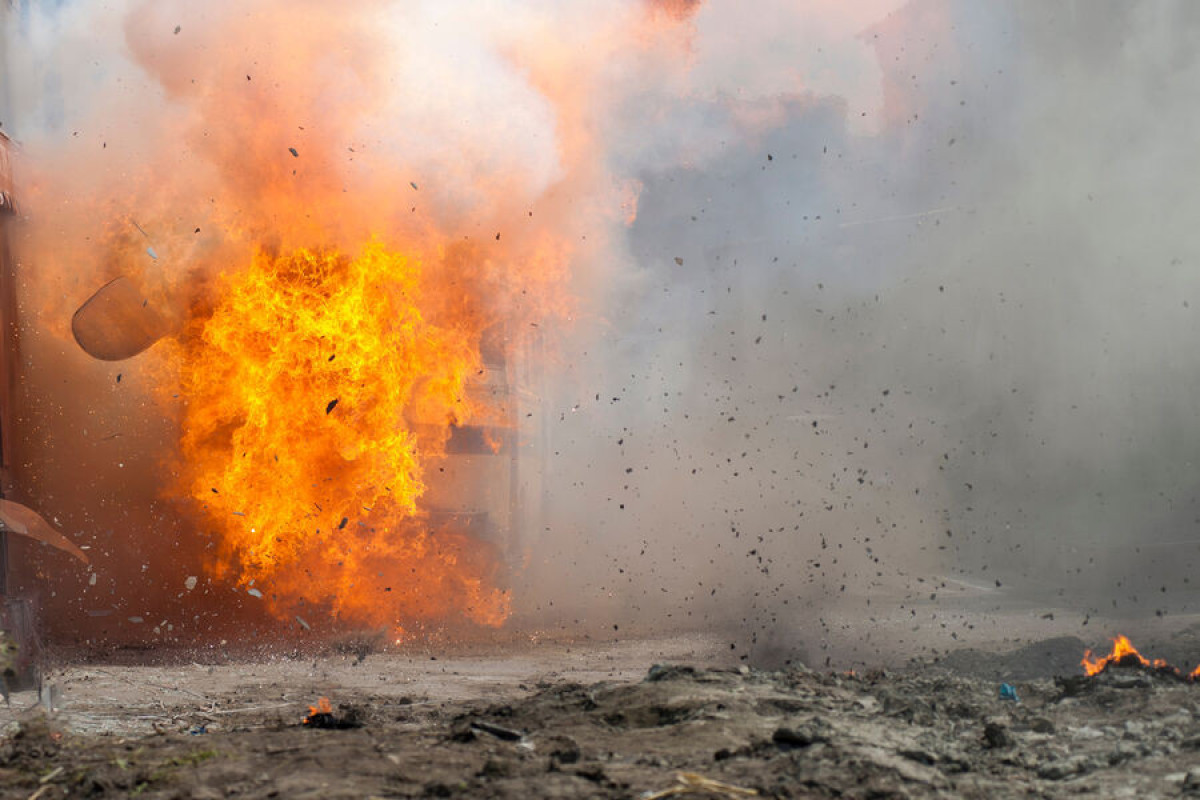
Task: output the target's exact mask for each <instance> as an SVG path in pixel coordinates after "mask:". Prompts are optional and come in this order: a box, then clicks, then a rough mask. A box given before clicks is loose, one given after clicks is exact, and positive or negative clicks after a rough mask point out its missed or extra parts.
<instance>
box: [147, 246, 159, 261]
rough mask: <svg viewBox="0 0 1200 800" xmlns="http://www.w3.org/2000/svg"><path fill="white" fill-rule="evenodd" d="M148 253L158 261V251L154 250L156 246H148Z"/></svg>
mask: <svg viewBox="0 0 1200 800" xmlns="http://www.w3.org/2000/svg"><path fill="white" fill-rule="evenodd" d="M146 253H148V254H149V256H150V257H151V258H153V259H154V260H155V261H158V253H156V252H154V248H153V247H147V248H146Z"/></svg>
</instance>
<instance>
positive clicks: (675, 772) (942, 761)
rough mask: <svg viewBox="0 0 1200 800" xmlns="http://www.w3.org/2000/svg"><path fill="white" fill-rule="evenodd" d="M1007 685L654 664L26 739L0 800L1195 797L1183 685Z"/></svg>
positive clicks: (1194, 760)
mask: <svg viewBox="0 0 1200 800" xmlns="http://www.w3.org/2000/svg"><path fill="white" fill-rule="evenodd" d="M1011 685H1012V689H1013V692H1011V693H1010V694H1009V697H1008V698H1006V697H1005V696H1003V695H1002V693H1001V692H1000V688H999V684H997V682H995V681H994V680H990V679H985V678H979V677H975V676H971V675H949V674H938V673H936V672H934V671H932V670H928V669H922V670H919V671H915V672H905V673H884V672H874V673H871V674H868V675H855V674H845V673H824V674H818V673H815V672H812V671H809V670H807V669H804V668H801V667H795V668H791V669H787V670H782V671H773V672H756V671H752V670H750V669H747V668H745V667H743V668H740V669H739V668H701V667H693V666H684V665H663V666H655V667H653V668H651V669H650V671H649V672H648V674H646V676H645V677H644V678H643V679H642V680H635V681H602V682H596V683H580V682H555V681H544V682H541V683H540V684H538V685H536V686H534V687H525V688H524V691H523V693H522V694H520V695H519V696H515V697H509V698H505V700H504V701H503V702H496V701H489V700H488V698H487V697H486V696H481V697H475V698H467V699H459V700H454V701H441V702H439V701H437V700H430V699H429V698H428V697H418V698H413V697H408V696H404V697H396V696H388V695H380V694H378V693H370V692H366V691H356V692H354V691H347V692H344V693H343V696H341V697H339V698H338V700H339V706H338V708H339V710H342V709H350V708H353V709H354V711H355V714H356V722H357V723H358V724H360V725H361V727H358V728H354V729H344V730H314V729H312V727H311V726H305V725H303V724H301V722H300V720H301V719H302V717H303V708H301V707H296V708H290V707H289V708H282V709H279V708H272V709H270V710H266V711H262V712H251V713H247V714H240V715H237V716H236V721H234V718H233V717H230V718H228V719H229V724H227V725H225V726H223V727H219V728H217V729H208V728H206V727H205V726H204V725H203V724H202V720H203V719H205V718H206V717H204V715H203V714H202V713H199V712H191V713H190V714H189V713H188V712H183V711H176V712H172V713H171V715H170V716H171V718H172V720H173V724H174V727H173V728H170V729H169V730H168V729H166V728H164V729H163V731H164V732H161V733H159V734H156V735H149V736H137V737H128V738H119V737H117V736H104V735H81V734H78V733H75V734H66V735H61V736H59V737H58V738H54V736H53V732H52V731H51V730H50V729H49V728H48V727H44V728H37V727H36V725H37V724H39V723H37V722H30V723H29V725H30V727H22V729H21V732H20V733H19V734H18V735H17V736H14V737H10V738H9V739H7V740H6V741H5V742H4V748H5V749H4V750H2V751H0V792H2V793H3V794H4V795H5V796H19V797H28V796H30V795H31V794H33V793H34V792H38V791H41V792H42V793H41V794H39V795H38V797H39V798H40V799H41V800H50V799H51V798H63V797H84V796H90V797H104V796H126V795H131V794H136V795H138V796H140V797H153V798H196V799H197V800H198V799H200V798H216V797H228V796H238V797H263V798H265V797H289V798H309V797H311V798H316V797H321V798H337V797H369V796H377V797H464V798H466V797H512V798H528V797H560V798H574V797H599V798H609V797H611V798H618V797H620V798H627V797H631V796H638V795H640V794H642V793H654V792H665V791H667V790H674V791H675V792H676V793H678V794H684V792H685V791H686V792H691V793H692V796H703V794H702V793H703V792H708V793H709V795H708V796H716V797H720V796H750V795H748V794H744V793H743V794H738V792H751V791H752V792H756V793H757V794H758V796H762V797H776V798H794V797H946V798H950V797H955V798H959V797H978V798H997V797H1018V796H1021V797H1027V796H1030V795H1036V796H1043V797H1053V796H1064V795H1078V796H1112V795H1113V794H1114V792H1116V790H1117V789H1118V788H1119V789H1121V790H1122V791H1125V792H1127V793H1130V796H1164V795H1175V796H1177V795H1179V794H1180V793H1186V792H1196V793H1197V794H1198V795H1200V686H1197V685H1194V684H1188V683H1184V682H1181V681H1179V680H1177V679H1175V680H1170V679H1168V678H1166V677H1165V676H1159V675H1156V674H1154V673H1153V672H1147V671H1141V670H1123V669H1120V668H1114V669H1111V670H1107V671H1106V672H1105V673H1103V674H1101V675H1099V676H1096V677H1095V678H1079V679H1072V680H1069V681H1059V682H1057V683H1056V682H1055V681H1054V680H1052V679H1049V678H1037V679H1033V680H1024V681H1022V680H1015V681H1014V682H1013V683H1012V684H1011ZM1014 694H1015V696H1016V697H1017V698H1018V699H1017V700H1013V699H1011V697H1012V695H1014ZM245 700H246V698H245V696H244V695H239V696H238V698H237V702H239V703H244V701H245ZM207 718H211V716H210V717H207ZM39 731H42V732H39ZM722 787H723V788H722ZM684 796H686V795H684Z"/></svg>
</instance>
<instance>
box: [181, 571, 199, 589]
mask: <svg viewBox="0 0 1200 800" xmlns="http://www.w3.org/2000/svg"><path fill="white" fill-rule="evenodd" d="M183 585H184V587H185V588H186V589H187V590H188V591H189V592H190V591H191V590H192V589H195V588H196V576H195V575H188V576H187V580H185V581H184V582H183Z"/></svg>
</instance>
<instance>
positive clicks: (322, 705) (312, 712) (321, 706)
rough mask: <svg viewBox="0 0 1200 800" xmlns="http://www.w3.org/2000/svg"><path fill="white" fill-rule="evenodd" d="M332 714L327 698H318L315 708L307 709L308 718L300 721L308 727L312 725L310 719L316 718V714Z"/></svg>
mask: <svg viewBox="0 0 1200 800" xmlns="http://www.w3.org/2000/svg"><path fill="white" fill-rule="evenodd" d="M332 713H333V706H332V705H331V704H330V702H329V698H328V697H319V698H317V704H316V705H315V706H309V707H308V716H307V717H305V718H304V719H302V720H301V722H303V723H304V724H305V725H310V724H311V723H312V718H313V717H315V716H317V715H318V714H332Z"/></svg>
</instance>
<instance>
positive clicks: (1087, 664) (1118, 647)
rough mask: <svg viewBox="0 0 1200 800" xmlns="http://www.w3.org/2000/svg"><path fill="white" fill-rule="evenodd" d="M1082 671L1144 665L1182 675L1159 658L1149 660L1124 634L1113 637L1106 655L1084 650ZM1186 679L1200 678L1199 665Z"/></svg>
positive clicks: (1095, 673)
mask: <svg viewBox="0 0 1200 800" xmlns="http://www.w3.org/2000/svg"><path fill="white" fill-rule="evenodd" d="M1080 665H1081V666H1082V667H1083V671H1084V673H1085V674H1087V675H1089V676H1090V675H1099V674H1100V673H1101V672H1103V671H1104V670H1106V669H1108V668H1109V667H1110V666H1114V667H1144V668H1146V669H1153V670H1159V671H1163V672H1168V673H1171V674H1173V675H1179V676H1182V675H1183V673H1182V672H1181V671H1180V670H1179V669H1178V668H1177V667H1173V666H1171V665H1170V664H1168V663H1167V662H1166V660H1164V659H1161V658H1156V659H1154V660H1150V659H1148V658H1146V657H1145V656H1143V655H1142V654H1141V653H1139V652H1138V650H1137V648H1136V647H1134V646H1133V642H1131V641H1129V638H1128V637H1127V636H1124V635H1118V636H1116V637H1115V638H1113V646H1112V652H1110V653H1109V654H1108V655H1107V656H1103V657H1099V656H1096V655H1094V654H1093V653H1092V651H1091V650H1086V651H1084V654H1083V660H1082V661H1081V662H1080ZM1187 679H1188V680H1191V681H1196V680H1200V666H1197V667H1196V668H1195V669H1194V670H1192V672H1191V673H1190V674H1189V675H1188V676H1187Z"/></svg>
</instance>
